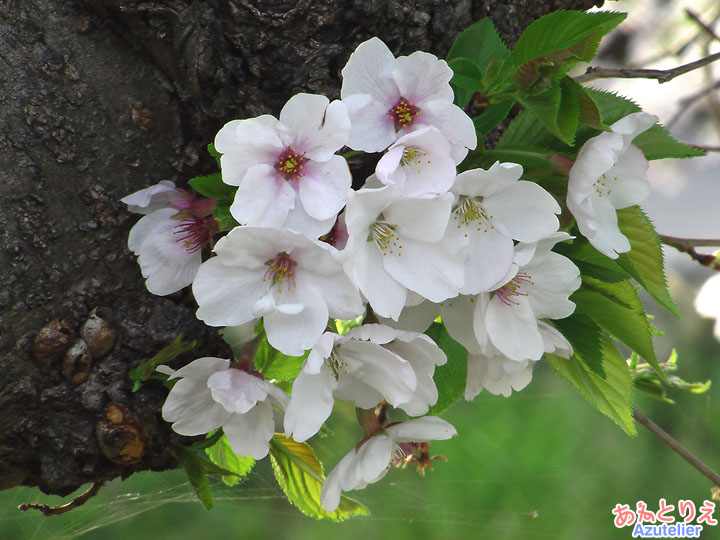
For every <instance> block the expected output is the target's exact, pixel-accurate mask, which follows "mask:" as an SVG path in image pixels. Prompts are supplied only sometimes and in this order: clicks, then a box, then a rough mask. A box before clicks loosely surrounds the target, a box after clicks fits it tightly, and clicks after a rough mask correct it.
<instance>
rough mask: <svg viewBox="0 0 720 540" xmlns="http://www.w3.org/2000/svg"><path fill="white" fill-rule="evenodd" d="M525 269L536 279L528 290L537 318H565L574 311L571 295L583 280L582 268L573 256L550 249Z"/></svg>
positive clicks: (524, 269) (531, 277)
mask: <svg viewBox="0 0 720 540" xmlns="http://www.w3.org/2000/svg"><path fill="white" fill-rule="evenodd" d="M522 271H523V272H526V273H527V274H528V275H529V276H530V279H531V280H532V281H533V285H532V286H531V287H528V289H527V291H528V295H529V300H530V305H531V306H532V309H533V312H534V313H535V317H537V318H538V319H545V318H549V319H562V318H565V317H567V316H568V315H571V314H572V313H573V311H575V304H574V303H573V302H571V301H570V300H568V297H569V296H570V295H571V294H572V293H573V292H575V291H576V290H577V289H578V288H579V287H580V282H581V280H580V270H578V267H577V266H575V264H574V263H573V262H572V261H571V260H570V259H568V258H567V257H563V256H562V255H560V254H558V253H554V252H550V253H547V254H546V255H544V256H543V257H542V258H541V259H540V261H538V262H537V263H535V262H533V263H531V264H529V265H527V266H526V267H524V268H523V270H522ZM523 290H525V289H524V288H523Z"/></svg>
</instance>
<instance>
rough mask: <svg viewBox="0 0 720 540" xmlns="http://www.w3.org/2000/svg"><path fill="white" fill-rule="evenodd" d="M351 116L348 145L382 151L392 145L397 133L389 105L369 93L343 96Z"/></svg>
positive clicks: (368, 150) (359, 148) (365, 149)
mask: <svg viewBox="0 0 720 540" xmlns="http://www.w3.org/2000/svg"><path fill="white" fill-rule="evenodd" d="M343 103H345V106H346V107H347V111H348V116H349V117H350V135H349V136H348V141H347V145H348V146H349V147H350V148H352V149H353V150H363V151H365V152H380V151H382V150H385V149H386V148H387V147H388V146H390V145H391V144H392V143H393V142H395V139H397V133H396V132H395V126H394V125H393V122H392V119H391V118H390V116H389V115H388V110H389V108H390V107H389V106H386V105H385V104H383V103H381V102H379V101H374V100H373V99H372V98H371V97H370V95H368V94H358V95H353V96H349V97H346V98H343Z"/></svg>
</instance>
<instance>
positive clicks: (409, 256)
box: [363, 238, 465, 318]
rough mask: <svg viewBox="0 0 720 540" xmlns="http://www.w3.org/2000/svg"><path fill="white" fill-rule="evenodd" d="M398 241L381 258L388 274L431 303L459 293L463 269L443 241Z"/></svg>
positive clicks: (462, 280)
mask: <svg viewBox="0 0 720 540" xmlns="http://www.w3.org/2000/svg"><path fill="white" fill-rule="evenodd" d="M399 243H400V244H401V245H402V249H398V251H397V252H396V253H388V254H387V255H386V256H385V257H383V258H382V262H383V266H384V267H385V270H387V272H388V274H390V275H391V276H392V277H393V278H395V279H396V280H397V281H398V282H399V283H401V284H402V285H404V286H405V287H407V288H408V289H410V290H413V291H415V292H416V293H418V294H420V295H421V296H424V297H425V298H427V299H428V300H430V301H431V302H442V301H443V300H445V299H447V298H452V297H453V296H456V295H457V294H458V291H459V290H460V288H461V287H462V286H463V282H464V279H465V278H464V274H465V270H464V268H463V266H462V264H461V263H460V262H459V261H458V260H457V259H456V258H455V257H454V256H453V255H451V254H450V253H448V252H447V251H446V250H445V248H444V247H443V246H442V244H439V243H435V244H429V243H426V242H420V241H417V240H414V239H411V238H401V239H399ZM363 292H364V291H363ZM366 296H367V295H366ZM371 303H372V302H371ZM398 314H399V311H398ZM381 315H383V316H384V314H382V313H381ZM393 318H396V317H393Z"/></svg>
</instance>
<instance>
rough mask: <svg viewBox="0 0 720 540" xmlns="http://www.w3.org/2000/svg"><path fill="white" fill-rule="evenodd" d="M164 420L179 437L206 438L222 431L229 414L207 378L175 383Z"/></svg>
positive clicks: (164, 410)
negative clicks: (209, 434) (170, 423)
mask: <svg viewBox="0 0 720 540" xmlns="http://www.w3.org/2000/svg"><path fill="white" fill-rule="evenodd" d="M162 415H163V418H164V419H165V420H166V421H168V422H173V425H172V428H173V430H174V431H175V432H176V433H179V434H180V435H188V436H194V435H204V434H205V433H210V432H211V431H212V430H214V429H217V428H219V427H220V426H221V425H222V424H223V422H225V421H226V420H227V419H228V418H229V417H230V413H229V412H227V411H226V410H225V408H224V407H223V406H222V405H220V404H219V403H216V402H215V400H213V398H212V395H211V394H210V390H209V389H208V387H207V379H204V378H194V377H191V378H185V379H181V380H179V381H178V382H176V383H175V386H173V387H172V389H171V390H170V393H169V394H168V397H167V399H166V400H165V404H164V405H163V408H162Z"/></svg>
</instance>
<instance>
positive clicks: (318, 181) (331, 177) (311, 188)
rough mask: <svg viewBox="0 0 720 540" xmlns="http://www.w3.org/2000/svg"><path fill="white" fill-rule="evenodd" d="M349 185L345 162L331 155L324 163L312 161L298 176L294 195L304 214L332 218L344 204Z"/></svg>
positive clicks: (343, 159) (348, 173) (349, 179)
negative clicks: (299, 202)
mask: <svg viewBox="0 0 720 540" xmlns="http://www.w3.org/2000/svg"><path fill="white" fill-rule="evenodd" d="M351 184H352V176H351V175H350V169H349V168H348V164H347V161H345V158H343V157H342V156H333V157H332V158H331V159H330V160H329V161H327V162H325V163H312V165H311V167H309V169H308V173H307V174H306V175H305V176H303V177H301V178H300V179H298V195H299V196H300V201H301V202H302V205H303V208H304V209H305V212H307V214H308V215H309V216H310V217H312V218H314V219H317V220H325V219H330V218H333V219H334V218H335V217H336V216H337V214H338V212H340V210H342V209H343V207H344V206H345V198H346V196H347V192H348V190H349V189H350V187H351Z"/></svg>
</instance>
